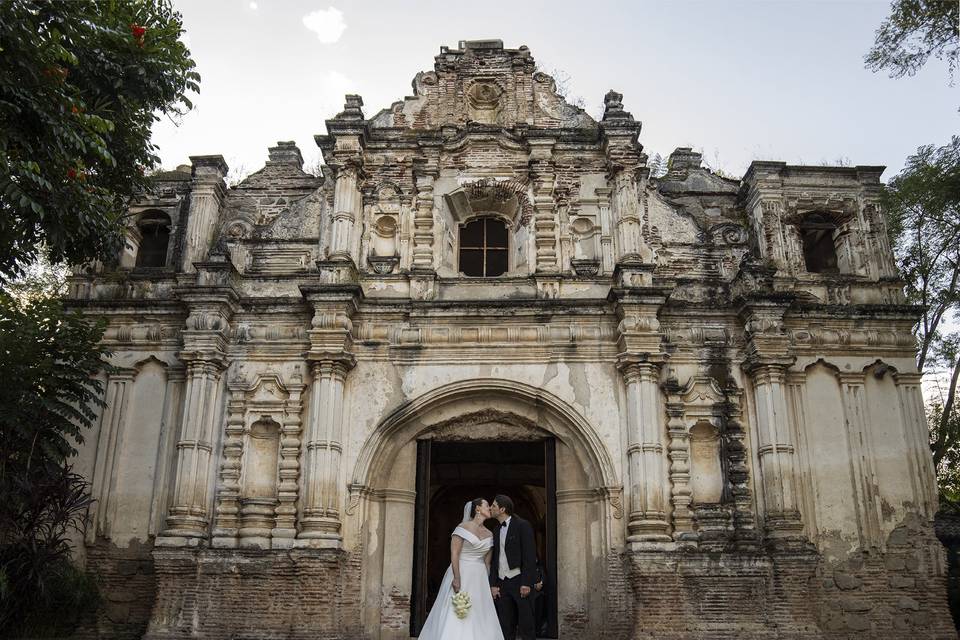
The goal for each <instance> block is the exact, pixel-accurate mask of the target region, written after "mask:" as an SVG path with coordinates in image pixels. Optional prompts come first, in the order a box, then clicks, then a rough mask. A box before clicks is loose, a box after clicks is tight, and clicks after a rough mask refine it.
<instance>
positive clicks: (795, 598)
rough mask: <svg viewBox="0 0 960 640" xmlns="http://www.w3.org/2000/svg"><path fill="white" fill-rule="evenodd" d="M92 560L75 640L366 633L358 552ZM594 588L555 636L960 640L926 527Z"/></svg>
mask: <svg viewBox="0 0 960 640" xmlns="http://www.w3.org/2000/svg"><path fill="white" fill-rule="evenodd" d="M87 554H88V555H87V562H88V568H89V569H90V570H91V571H93V572H95V573H96V574H97V575H98V581H99V584H100V589H101V594H102V596H103V602H102V604H101V607H100V610H99V611H98V613H97V615H96V617H95V619H93V618H91V619H88V620H85V621H84V623H83V624H82V625H81V626H80V628H79V629H78V630H77V633H76V635H75V638H77V640H81V639H82V640H86V639H88V638H118V639H122V640H126V639H131V640H132V639H137V638H140V637H146V638H148V639H149V640H172V639H175V638H176V639H181V638H202V639H203V640H228V639H229V640H244V639H251V640H252V639H257V640H267V639H283V640H299V639H301V638H302V639H304V640H306V639H307V638H310V639H318V640H334V639H336V640H354V639H357V640H359V639H360V638H365V637H366V636H364V635H363V632H362V629H361V621H360V611H361V606H360V605H361V602H360V598H361V590H360V573H361V562H362V557H363V555H362V553H360V552H353V553H346V552H342V551H335V550H290V551H260V550H242V551H234V550H212V549H202V550H198V549H155V550H153V551H152V554H151V548H150V546H149V545H132V546H131V547H129V548H125V549H121V548H117V547H115V546H113V545H110V544H108V543H105V542H99V543H97V544H96V545H93V546H91V547H88V550H87ZM603 593H604V598H603V609H604V612H603V615H602V616H600V617H602V620H598V619H596V618H597V616H599V615H600V614H599V612H594V611H591V610H590V603H584V606H583V607H582V608H578V609H576V610H571V611H561V612H560V617H561V620H560V623H561V633H562V635H563V637H564V638H577V640H585V639H587V638H590V637H596V638H603V639H605V640H627V639H631V640H633V639H640V638H644V639H651V640H653V639H656V640H724V639H728V638H729V639H733V638H737V639H743V640H761V639H762V640H767V639H769V640H773V639H774V638H776V639H778V640H800V639H804V640H807V639H810V640H812V639H817V640H848V639H849V640H852V639H853V638H867V637H869V638H872V639H873V638H876V639H880V640H887V639H889V640H894V639H900V638H918V639H924V640H946V639H947V638H950V639H955V638H956V637H957V635H956V632H955V630H954V628H953V625H952V621H951V618H950V614H949V611H948V610H947V600H946V576H945V573H944V556H943V549H942V547H941V546H940V545H939V543H938V542H937V541H936V539H935V538H934V537H933V536H932V534H930V532H929V531H928V530H927V528H925V527H923V526H920V525H918V524H910V523H909V522H908V523H906V524H904V525H903V526H902V527H899V528H898V529H896V530H894V531H893V533H892V534H891V535H890V537H889V539H888V541H887V546H886V550H885V551H884V552H880V551H879V550H875V549H874V550H868V551H864V552H857V553H853V554H849V555H845V556H843V557H842V558H839V559H838V558H837V557H831V558H830V559H827V558H824V557H823V556H821V555H820V554H817V553H815V552H813V551H809V550H800V551H797V550H793V551H760V552H756V553H745V552H714V553H705V552H673V553H661V552H636V553H625V554H618V553H611V554H610V555H609V556H608V558H607V581H606V584H605V585H603ZM401 604H402V605H403V607H404V608H405V607H406V605H407V601H406V600H404V602H403V603H401ZM398 613H399V611H398ZM400 617H403V618H404V621H405V619H406V618H405V615H404V616H400ZM148 627H149V628H148ZM589 629H592V630H594V631H588V630H589Z"/></svg>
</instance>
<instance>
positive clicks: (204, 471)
mask: <svg viewBox="0 0 960 640" xmlns="http://www.w3.org/2000/svg"><path fill="white" fill-rule="evenodd" d="M198 264H199V268H200V269H201V270H203V273H201V274H200V276H199V277H198V280H202V281H204V282H206V283H207V284H205V285H204V286H184V287H180V288H178V289H177V290H176V292H177V294H178V295H179V297H180V299H181V300H182V301H183V302H184V303H185V304H186V306H187V308H188V309H189V310H190V314H189V315H188V316H187V320H186V323H185V326H184V330H183V332H182V337H183V350H182V351H181V352H180V354H179V357H180V360H181V361H183V363H184V365H185V367H186V383H185V388H184V394H183V395H184V404H183V416H182V420H181V424H180V430H179V437H178V439H177V456H176V457H177V464H176V473H175V475H174V488H173V497H172V499H171V501H170V504H171V506H170V511H169V513H168V515H167V524H166V529H165V530H164V531H163V533H162V534H161V535H160V537H158V538H157V542H156V544H157V545H160V546H189V545H195V544H199V540H200V539H203V538H206V537H207V534H208V528H209V525H210V517H211V513H210V510H211V508H212V499H211V498H212V496H211V495H210V490H211V486H212V484H213V480H214V475H215V467H216V465H214V463H213V459H214V453H215V451H216V450H217V445H218V443H219V440H220V436H221V429H220V422H219V418H220V401H221V398H220V384H221V375H222V374H223V372H224V370H225V369H226V366H227V360H226V344H227V339H228V338H227V335H228V333H229V330H230V317H231V315H232V314H233V312H234V311H235V310H236V302H237V294H236V292H235V291H234V290H233V289H232V288H230V286H229V285H227V284H225V283H226V281H227V278H228V277H229V272H228V271H227V270H226V268H225V267H224V265H223V264H222V263H217V264H209V265H207V264H204V263H198Z"/></svg>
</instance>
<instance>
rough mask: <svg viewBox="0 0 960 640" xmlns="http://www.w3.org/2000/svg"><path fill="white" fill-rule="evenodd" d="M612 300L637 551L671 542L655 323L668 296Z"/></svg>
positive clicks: (630, 525) (626, 295)
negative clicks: (625, 420) (615, 306)
mask: <svg viewBox="0 0 960 640" xmlns="http://www.w3.org/2000/svg"><path fill="white" fill-rule="evenodd" d="M613 295H614V296H615V297H616V298H617V301H618V304H617V314H618V315H619V316H620V324H619V326H618V330H619V333H620V335H619V340H618V344H619V347H620V355H619V356H618V357H617V368H618V369H619V370H620V372H621V374H622V375H623V381H624V384H625V386H626V394H625V398H626V403H627V406H626V411H625V413H626V416H627V473H626V474H625V475H626V477H627V482H628V487H627V489H628V492H627V505H628V508H627V512H628V520H627V541H628V542H629V543H631V544H637V545H641V546H643V545H650V544H655V545H656V544H662V543H671V542H672V540H673V538H672V536H671V532H670V524H669V522H668V521H667V507H668V504H669V493H668V489H667V485H668V476H667V465H668V459H667V454H666V446H665V445H666V443H665V440H666V432H667V430H666V427H665V425H664V422H665V420H664V411H663V407H662V402H661V392H660V368H661V366H662V364H663V363H664V362H665V361H666V359H667V355H666V354H665V353H664V352H663V350H662V345H663V342H664V335H663V334H662V333H661V332H660V322H659V320H658V319H657V313H658V312H659V309H660V306H661V305H662V304H663V302H664V300H665V299H666V296H665V294H664V292H662V291H658V290H657V291H649V292H645V293H633V292H628V291H616V292H614V294H613Z"/></svg>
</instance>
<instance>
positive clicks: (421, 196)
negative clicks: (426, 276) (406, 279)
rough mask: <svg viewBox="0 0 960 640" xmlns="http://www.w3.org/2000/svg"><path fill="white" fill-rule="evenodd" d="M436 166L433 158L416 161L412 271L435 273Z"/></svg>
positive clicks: (414, 172)
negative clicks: (434, 199) (434, 210)
mask: <svg viewBox="0 0 960 640" xmlns="http://www.w3.org/2000/svg"><path fill="white" fill-rule="evenodd" d="M435 164H436V163H435V162H434V161H433V160H432V159H431V158H417V159H416V160H414V169H413V177H414V182H415V183H416V188H417V195H416V200H415V201H414V210H413V260H412V261H411V270H412V271H419V272H430V273H432V272H433V271H434V255H433V254H434V252H433V240H434V228H433V208H434V202H433V182H434V180H436V177H437V173H436V167H435Z"/></svg>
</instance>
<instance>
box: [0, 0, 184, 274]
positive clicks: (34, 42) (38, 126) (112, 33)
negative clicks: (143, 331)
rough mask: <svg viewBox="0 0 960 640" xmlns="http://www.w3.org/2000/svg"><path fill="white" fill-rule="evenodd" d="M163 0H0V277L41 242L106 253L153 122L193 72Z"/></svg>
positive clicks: (71, 259) (149, 154) (65, 255)
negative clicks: (66, 0) (65, 0)
mask: <svg viewBox="0 0 960 640" xmlns="http://www.w3.org/2000/svg"><path fill="white" fill-rule="evenodd" d="M182 34H183V24H182V19H181V17H180V14H178V13H177V12H175V11H174V10H173V9H172V7H171V5H170V2H169V0H140V1H122V2H121V1H107V0H103V1H96V0H71V1H70V2H58V1H55V0H4V1H3V2H0V281H3V280H9V279H10V278H11V277H15V276H17V275H19V274H21V273H22V272H23V270H24V268H25V267H26V265H28V264H30V263H32V262H34V261H35V260H36V259H37V257H38V255H39V253H40V251H41V249H40V247H41V245H44V246H45V247H46V249H47V250H48V251H49V255H50V259H51V261H52V262H54V263H63V262H67V263H70V264H82V263H85V262H88V261H91V260H102V261H105V262H108V263H109V262H112V261H113V260H114V259H115V257H116V256H117V255H118V254H119V252H120V250H121V249H122V247H123V230H124V220H123V212H124V210H125V206H126V204H127V203H128V202H129V201H130V199H131V198H133V197H134V196H135V194H137V193H142V192H144V191H146V190H147V189H148V187H149V183H150V178H149V175H148V174H149V172H150V170H151V169H152V168H154V167H155V166H157V164H158V162H159V158H158V157H157V156H156V155H155V151H156V146H155V145H153V144H152V143H151V142H150V129H151V126H152V125H153V123H154V121H156V120H157V119H158V118H159V117H160V116H161V115H167V116H170V117H174V116H176V115H177V114H182V113H183V112H184V111H185V110H188V109H190V108H191V106H192V105H191V103H190V101H189V99H188V98H187V97H186V93H187V92H189V91H197V90H198V84H197V83H198V82H199V80H200V77H199V75H198V74H197V73H196V71H194V67H195V64H194V62H193V60H192V59H191V58H190V52H189V51H188V50H187V48H186V47H185V46H184V44H183V42H181V40H180V38H181V36H182Z"/></svg>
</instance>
